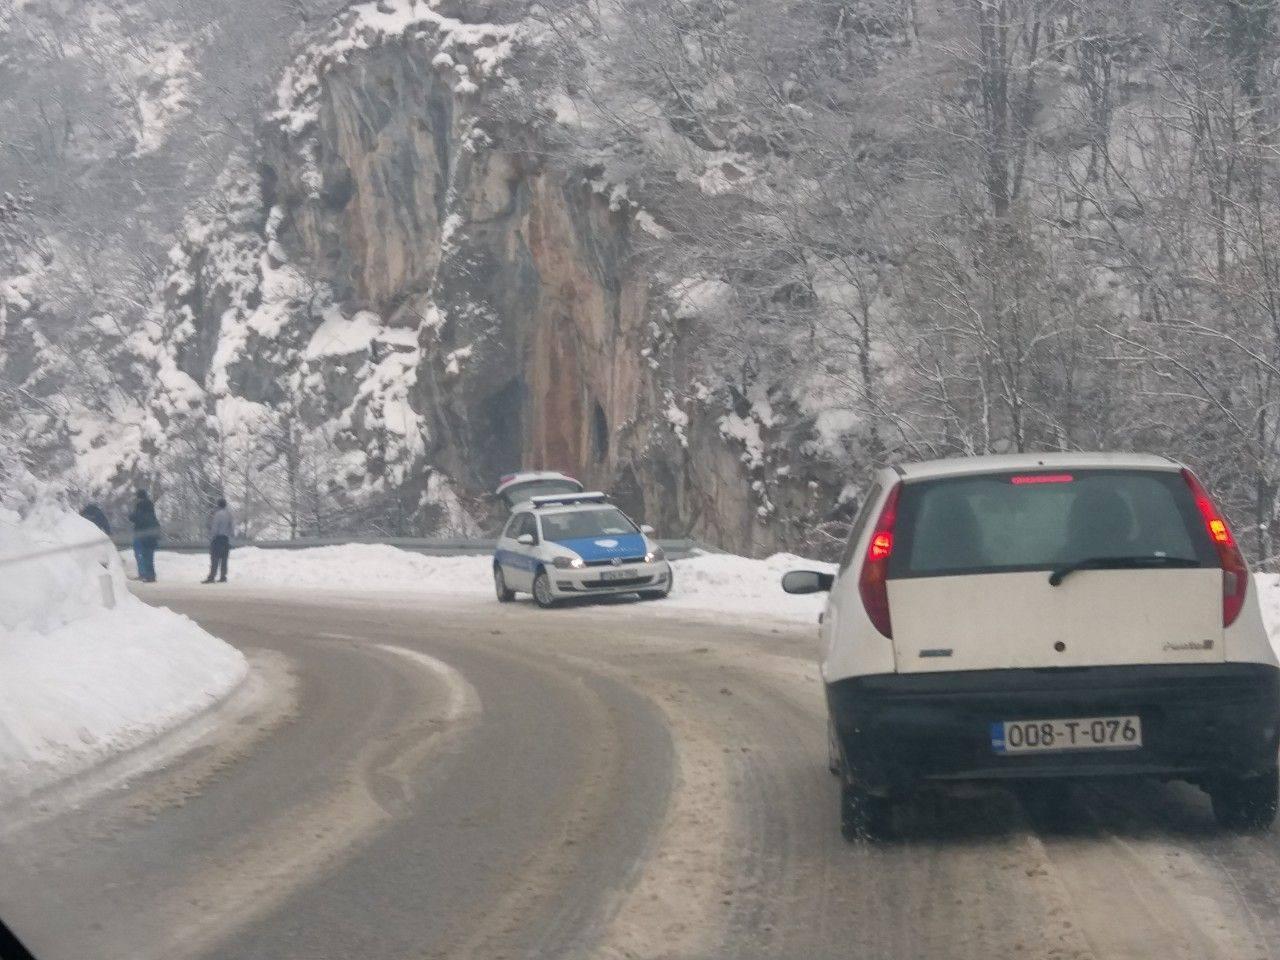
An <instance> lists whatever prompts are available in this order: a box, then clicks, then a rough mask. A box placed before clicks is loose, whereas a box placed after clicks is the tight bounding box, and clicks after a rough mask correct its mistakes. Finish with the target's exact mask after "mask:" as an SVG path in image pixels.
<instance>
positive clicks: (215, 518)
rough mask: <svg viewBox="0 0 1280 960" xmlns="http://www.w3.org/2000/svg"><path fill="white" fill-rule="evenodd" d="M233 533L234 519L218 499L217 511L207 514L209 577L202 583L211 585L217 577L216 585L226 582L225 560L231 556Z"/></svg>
mask: <svg viewBox="0 0 1280 960" xmlns="http://www.w3.org/2000/svg"><path fill="white" fill-rule="evenodd" d="M234 533H235V519H234V518H233V517H232V516H231V511H230V510H229V509H228V508H227V501H226V500H225V499H223V498H221V497H219V498H218V506H217V509H215V510H214V511H213V513H211V514H209V576H207V577H205V578H204V580H202V581H201V582H202V583H213V578H214V577H215V576H217V575H218V574H219V572H220V573H221V576H218V583H226V582H227V558H228V557H230V556H231V537H232V536H233V535H234Z"/></svg>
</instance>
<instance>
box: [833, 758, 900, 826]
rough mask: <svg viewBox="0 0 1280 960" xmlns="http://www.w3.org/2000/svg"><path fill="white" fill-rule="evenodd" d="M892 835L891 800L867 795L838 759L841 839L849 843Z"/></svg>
mask: <svg viewBox="0 0 1280 960" xmlns="http://www.w3.org/2000/svg"><path fill="white" fill-rule="evenodd" d="M892 835H893V800H892V799H891V798H889V797H880V796H876V795H875V794H872V793H868V792H867V790H866V789H865V788H863V787H862V785H861V784H859V783H858V779H857V776H856V774H854V773H853V772H852V771H851V770H850V769H849V766H848V764H847V763H846V762H845V759H844V756H843V754H842V755H841V756H840V836H842V837H844V838H845V840H847V841H849V842H850V843H854V842H856V841H859V840H864V841H865V840H887V839H888V838H889V837H890V836H892Z"/></svg>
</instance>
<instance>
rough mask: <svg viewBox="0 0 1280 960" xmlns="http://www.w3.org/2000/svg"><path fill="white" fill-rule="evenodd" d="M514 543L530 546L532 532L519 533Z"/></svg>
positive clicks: (531, 544) (531, 543)
mask: <svg viewBox="0 0 1280 960" xmlns="http://www.w3.org/2000/svg"><path fill="white" fill-rule="evenodd" d="M516 543H518V544H520V545H521V546H522V547H532V546H533V534H532V533H522V534H520V536H518V537H516Z"/></svg>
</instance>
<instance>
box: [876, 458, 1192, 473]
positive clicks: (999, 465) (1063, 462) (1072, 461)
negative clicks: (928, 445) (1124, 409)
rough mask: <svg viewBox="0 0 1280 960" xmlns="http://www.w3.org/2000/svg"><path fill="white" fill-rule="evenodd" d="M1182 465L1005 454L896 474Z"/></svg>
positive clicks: (911, 467) (928, 463) (910, 467)
mask: <svg viewBox="0 0 1280 960" xmlns="http://www.w3.org/2000/svg"><path fill="white" fill-rule="evenodd" d="M1181 468H1182V464H1180V463H1178V462H1177V461H1175V460H1170V459H1169V458H1168V457H1160V456H1156V455H1154V454H1150V453H1006V454H994V455H990V456H984V457H952V458H950V459H946V460H922V461H919V462H917V463H900V464H897V465H895V466H894V468H893V469H894V470H895V471H896V472H897V474H898V475H899V476H900V477H902V479H903V480H927V479H933V478H935V477H958V476H964V475H966V474H975V473H1000V472H1003V471H1006V470H1041V469H1049V470H1065V469H1075V470H1090V469H1092V470H1106V469H1109V470H1180V469H1181Z"/></svg>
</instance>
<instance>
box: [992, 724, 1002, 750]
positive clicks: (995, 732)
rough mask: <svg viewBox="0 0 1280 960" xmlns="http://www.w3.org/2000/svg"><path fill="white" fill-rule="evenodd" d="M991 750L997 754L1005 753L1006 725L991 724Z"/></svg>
mask: <svg viewBox="0 0 1280 960" xmlns="http://www.w3.org/2000/svg"><path fill="white" fill-rule="evenodd" d="M991 749H992V750H994V751H995V752H996V753H1004V723H1003V722H1001V723H993V724H991Z"/></svg>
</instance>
